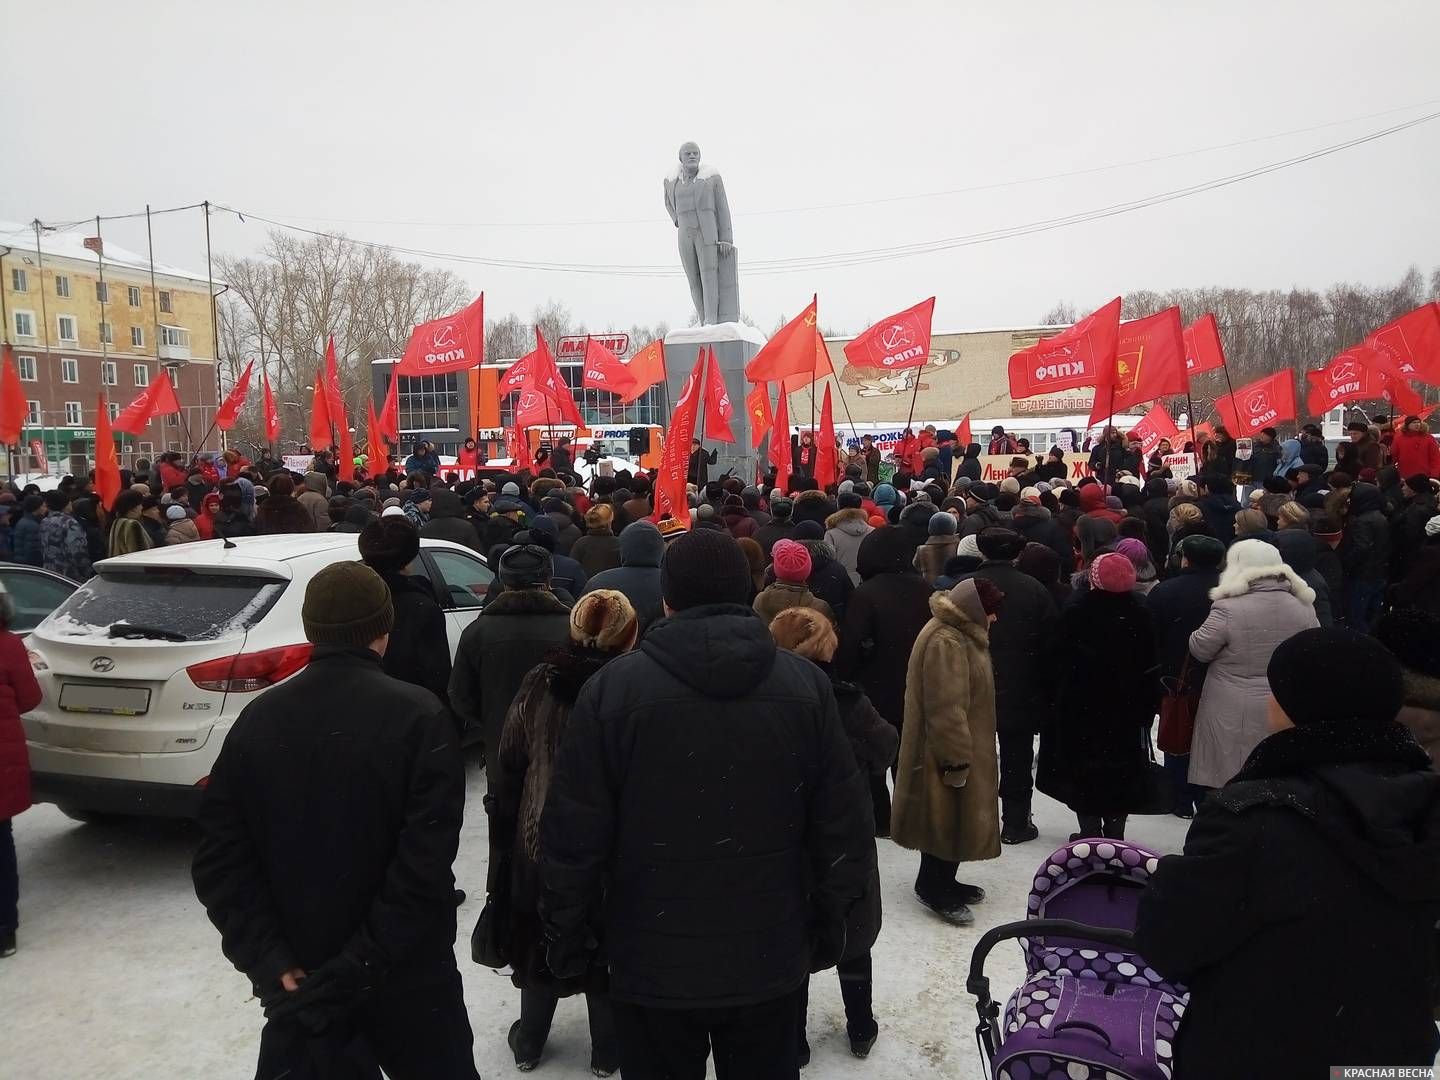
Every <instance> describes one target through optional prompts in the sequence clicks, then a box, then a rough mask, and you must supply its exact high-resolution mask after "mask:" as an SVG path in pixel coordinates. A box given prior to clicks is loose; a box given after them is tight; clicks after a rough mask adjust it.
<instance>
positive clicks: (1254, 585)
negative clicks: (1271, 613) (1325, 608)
mask: <svg viewBox="0 0 1440 1080" xmlns="http://www.w3.org/2000/svg"><path fill="white" fill-rule="evenodd" d="M1252 592H1288V593H1294V594H1295V598H1296V599H1297V600H1299V601H1300V602H1301V603H1302V604H1314V603H1315V590H1314V589H1312V588H1310V586H1309V585H1307V584H1305V582H1304V580H1303V579H1302V578H1301V577H1300V575H1299V574H1297V573H1296V572H1295V571H1294V570H1292V569H1291V568H1290V567H1288V566H1286V565H1284V564H1283V563H1282V564H1281V565H1279V566H1252V567H1248V568H1246V569H1244V570H1238V569H1237V570H1234V571H1229V570H1227V571H1226V572H1225V573H1224V574H1222V575H1221V576H1220V584H1219V585H1216V586H1215V588H1213V589H1211V590H1210V599H1211V600H1226V599H1230V598H1233V597H1237V596H1245V595H1246V594H1247V593H1252Z"/></svg>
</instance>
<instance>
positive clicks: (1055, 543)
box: [1012, 495, 1075, 577]
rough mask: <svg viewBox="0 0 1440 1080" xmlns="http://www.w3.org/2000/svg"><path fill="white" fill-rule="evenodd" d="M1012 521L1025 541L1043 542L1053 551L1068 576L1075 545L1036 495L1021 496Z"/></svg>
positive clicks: (1073, 559)
mask: <svg viewBox="0 0 1440 1080" xmlns="http://www.w3.org/2000/svg"><path fill="white" fill-rule="evenodd" d="M1012 521H1013V524H1014V526H1015V531H1016V532H1018V533H1019V534H1020V535H1021V536H1022V537H1023V538H1024V539H1025V542H1026V543H1028V544H1044V545H1045V546H1046V547H1048V548H1049V549H1050V550H1051V551H1053V552H1055V554H1056V556H1058V557H1059V559H1060V568H1061V572H1062V573H1064V574H1065V575H1066V576H1067V577H1068V576H1069V573H1070V569H1071V567H1073V566H1074V565H1075V546H1074V545H1073V544H1072V543H1071V542H1070V537H1069V536H1068V535H1066V533H1065V530H1064V529H1063V528H1061V527H1060V523H1059V522H1058V521H1056V520H1055V517H1054V515H1052V514H1051V513H1050V511H1049V510H1047V509H1045V507H1043V506H1041V505H1040V500H1039V498H1038V497H1036V496H1034V495H1030V496H1028V497H1026V498H1022V499H1021V500H1020V502H1019V503H1017V504H1016V506H1015V510H1014V516H1013V518H1012Z"/></svg>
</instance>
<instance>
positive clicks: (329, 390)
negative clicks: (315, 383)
mask: <svg viewBox="0 0 1440 1080" xmlns="http://www.w3.org/2000/svg"><path fill="white" fill-rule="evenodd" d="M325 409H326V411H327V412H329V414H330V419H332V420H333V421H335V423H337V424H339V423H341V422H342V421H343V420H344V419H345V399H344V397H342V396H341V394H340V364H339V362H338V361H337V360H336V359H335V335H333V334H332V335H330V337H329V338H327V339H326V341H325Z"/></svg>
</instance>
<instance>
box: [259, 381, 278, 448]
mask: <svg viewBox="0 0 1440 1080" xmlns="http://www.w3.org/2000/svg"><path fill="white" fill-rule="evenodd" d="M260 383H261V385H262V386H263V388H264V391H265V401H264V406H265V441H266V442H268V443H269V444H270V445H271V446H274V445H275V440H276V439H278V438H280V410H279V409H277V408H276V407H275V394H274V392H273V391H271V389H270V374H269V372H266V371H261V372H260Z"/></svg>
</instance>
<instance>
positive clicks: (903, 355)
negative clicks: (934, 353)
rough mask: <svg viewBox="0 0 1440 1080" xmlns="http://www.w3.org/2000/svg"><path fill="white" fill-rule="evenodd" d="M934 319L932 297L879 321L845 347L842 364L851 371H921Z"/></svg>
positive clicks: (927, 352) (928, 351)
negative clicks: (918, 368) (917, 369)
mask: <svg viewBox="0 0 1440 1080" xmlns="http://www.w3.org/2000/svg"><path fill="white" fill-rule="evenodd" d="M934 316H935V297H933V296H932V297H930V299H929V300H922V301H920V303H918V304H916V305H915V306H914V307H908V308H906V309H905V310H904V311H897V312H896V313H895V314H894V315H891V316H889V317H888V318H885V319H881V320H880V321H879V322H878V323H876V324H875V325H874V326H872V327H870V329H868V330H866V331H865V332H864V333H862V334H861V335H860V336H859V337H857V338H856V339H855V340H854V341H852V342H850V344H848V345H846V346H845V360H846V362H847V363H849V364H850V365H851V366H852V367H863V368H880V369H883V370H888V371H900V370H903V369H904V368H916V367H924V366H925V360H926V358H927V357H928V356H929V355H930V327H931V322H932V320H933V319H934Z"/></svg>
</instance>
